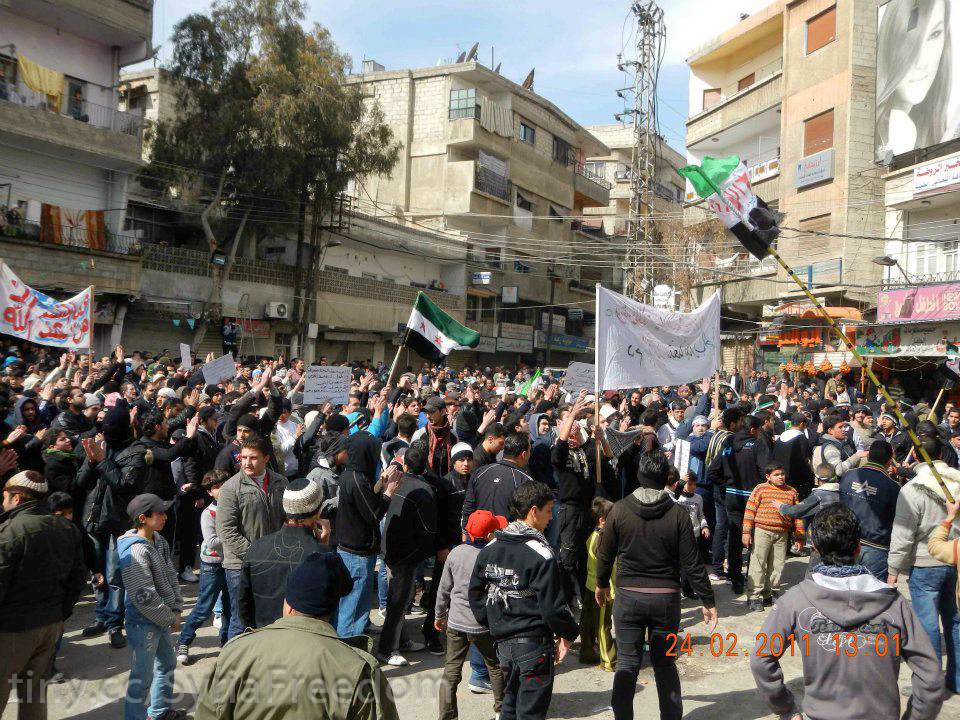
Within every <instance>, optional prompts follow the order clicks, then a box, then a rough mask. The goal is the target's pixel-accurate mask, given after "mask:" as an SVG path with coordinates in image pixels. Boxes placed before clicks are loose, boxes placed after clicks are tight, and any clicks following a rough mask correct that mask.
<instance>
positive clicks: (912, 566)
mask: <svg viewBox="0 0 960 720" xmlns="http://www.w3.org/2000/svg"><path fill="white" fill-rule="evenodd" d="M920 442H921V443H923V448H924V450H926V451H927V452H928V453H929V454H930V457H940V453H941V451H942V449H943V448H942V447H941V441H940V438H939V436H936V435H923V436H921V440H920ZM933 465H934V467H935V468H936V469H937V471H938V472H939V473H940V477H941V478H942V479H943V482H944V483H945V484H946V486H947V489H948V490H949V491H950V494H951V495H953V497H954V499H956V498H958V497H960V470H954V469H953V468H951V467H949V466H948V465H947V464H946V463H945V462H943V461H942V460H934V461H933ZM945 503H946V498H945V496H944V494H943V490H942V489H941V488H940V484H939V483H938V482H937V481H936V479H935V478H934V476H933V473H932V472H931V471H930V467H929V466H928V465H926V464H919V465H917V474H916V477H914V479H913V480H911V481H910V482H908V483H907V484H906V485H904V486H903V487H902V488H901V489H900V494H899V496H898V497H897V511H896V515H895V516H894V519H893V533H892V535H891V536H890V552H889V554H888V556H887V573H888V576H887V582H888V583H889V584H890V585H896V582H897V578H898V577H899V576H900V575H904V574H909V575H910V580H909V582H908V583H907V586H908V587H909V588H910V600H911V601H912V602H913V609H914V611H915V612H916V613H917V616H918V617H919V618H920V623H921V625H922V626H923V628H924V629H925V630H926V631H927V634H928V635H929V637H930V642H931V643H932V645H933V650H934V652H935V653H936V657H938V658H939V657H940V656H941V652H940V651H941V647H942V646H941V644H940V624H941V623H943V632H944V634H945V635H946V636H947V637H948V640H947V642H946V651H947V653H946V655H947V674H946V683H947V690H949V691H950V692H954V693H955V692H958V691H960V614H958V612H957V604H956V602H955V600H954V598H955V592H956V587H957V567H956V565H947V564H944V563H942V562H940V561H939V560H937V559H936V558H934V557H932V556H931V555H930V553H929V552H928V551H927V543H928V542H929V540H930V536H931V535H932V534H933V531H934V530H936V529H937V527H938V526H939V525H940V523H941V522H943V519H944V518H945V517H946V516H947V508H946V505H945ZM958 537H960V533H958V532H957V528H956V526H954V527H953V529H952V530H951V531H950V535H949V539H951V540H954V539H956V538H958Z"/></svg>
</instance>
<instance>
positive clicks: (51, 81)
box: [17, 54, 63, 112]
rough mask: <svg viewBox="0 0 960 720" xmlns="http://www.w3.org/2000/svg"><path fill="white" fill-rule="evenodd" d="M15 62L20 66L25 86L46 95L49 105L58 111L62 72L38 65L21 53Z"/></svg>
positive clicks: (61, 88)
mask: <svg viewBox="0 0 960 720" xmlns="http://www.w3.org/2000/svg"><path fill="white" fill-rule="evenodd" d="M17 62H18V64H19V66H20V77H21V78H23V82H25V83H26V85H27V87H28V88H30V89H31V90H33V91H34V92H38V93H43V94H44V95H46V96H47V100H48V101H49V103H50V107H51V108H52V109H53V110H54V111H55V112H60V98H61V96H62V95H63V73H62V72H59V71H57V70H51V69H50V68H48V67H44V66H43V65H38V64H37V63H35V62H33V60H30V59H28V58H27V57H26V56H25V55H22V54H21V55H18V56H17Z"/></svg>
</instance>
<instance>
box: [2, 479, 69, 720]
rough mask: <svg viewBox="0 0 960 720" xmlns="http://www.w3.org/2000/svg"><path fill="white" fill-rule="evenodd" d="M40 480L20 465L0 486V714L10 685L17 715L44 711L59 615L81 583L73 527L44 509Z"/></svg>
mask: <svg viewBox="0 0 960 720" xmlns="http://www.w3.org/2000/svg"><path fill="white" fill-rule="evenodd" d="M46 495H47V483H46V482H45V481H44V479H43V476H42V475H40V473H38V472H35V471H33V470H25V471H23V472H20V473H17V474H16V475H14V476H13V477H11V478H10V479H9V480H7V482H6V483H5V484H4V486H3V513H2V514H0V715H2V714H3V709H4V707H6V705H7V700H8V699H9V698H10V693H11V691H12V690H13V689H14V688H16V689H17V696H18V697H19V698H20V707H19V712H18V717H19V718H20V720H27V719H29V720H44V719H45V718H46V717H47V699H46V683H45V680H46V679H47V678H48V677H49V675H50V668H51V666H52V660H53V653H54V651H55V648H56V645H57V640H58V639H59V637H60V633H61V632H62V631H63V621H64V620H66V619H67V618H68V617H70V615H71V614H72V613H73V606H74V605H76V603H77V599H78V598H79V597H80V593H81V591H82V590H83V585H84V581H85V579H86V573H87V571H86V568H85V567H84V565H83V549H82V546H83V543H82V541H81V537H80V531H79V530H78V529H77V527H76V526H75V525H74V524H73V523H71V522H70V521H69V520H67V519H65V518H62V517H57V516H55V515H51V514H50V511H49V509H48V508H47V503H46V499H45V498H46Z"/></svg>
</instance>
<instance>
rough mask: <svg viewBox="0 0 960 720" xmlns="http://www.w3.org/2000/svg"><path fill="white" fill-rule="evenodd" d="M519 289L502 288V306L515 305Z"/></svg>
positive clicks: (511, 287)
mask: <svg viewBox="0 0 960 720" xmlns="http://www.w3.org/2000/svg"><path fill="white" fill-rule="evenodd" d="M519 290H520V288H518V287H517V286H516V285H512V286H506V285H505V286H504V287H503V290H502V292H503V303H504V305H516V304H517V295H518V293H519Z"/></svg>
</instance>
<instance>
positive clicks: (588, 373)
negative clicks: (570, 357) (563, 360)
mask: <svg viewBox="0 0 960 720" xmlns="http://www.w3.org/2000/svg"><path fill="white" fill-rule="evenodd" d="M593 373H594V367H593V363H582V362H572V363H570V365H569V367H567V373H566V375H564V376H563V389H564V390H566V391H567V392H568V393H570V394H571V395H572V396H573V399H574V400H576V398H577V395H578V394H579V392H580V391H581V390H586V391H587V392H588V393H593V384H594V382H593Z"/></svg>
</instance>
